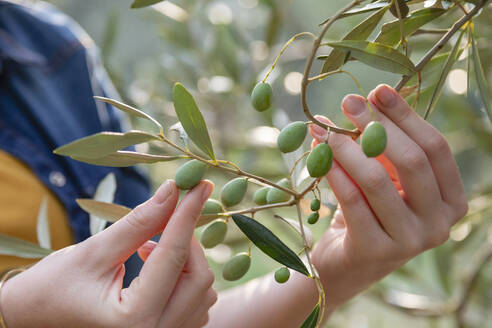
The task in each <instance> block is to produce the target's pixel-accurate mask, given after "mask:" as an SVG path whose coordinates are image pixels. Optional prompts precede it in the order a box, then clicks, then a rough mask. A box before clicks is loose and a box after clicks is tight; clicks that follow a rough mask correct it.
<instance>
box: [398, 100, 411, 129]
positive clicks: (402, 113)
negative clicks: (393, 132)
mask: <svg viewBox="0 0 492 328" xmlns="http://www.w3.org/2000/svg"><path fill="white" fill-rule="evenodd" d="M399 109H400V110H398V111H394V115H395V118H394V120H395V123H396V125H401V123H402V122H404V121H405V120H406V119H407V118H408V117H409V116H410V114H412V109H411V108H410V106H408V104H404V105H403V106H399Z"/></svg>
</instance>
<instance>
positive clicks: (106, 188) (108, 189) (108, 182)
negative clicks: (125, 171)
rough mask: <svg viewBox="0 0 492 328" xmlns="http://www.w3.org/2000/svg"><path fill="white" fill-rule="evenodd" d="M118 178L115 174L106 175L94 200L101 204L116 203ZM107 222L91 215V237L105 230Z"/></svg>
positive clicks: (98, 187) (98, 186)
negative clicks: (115, 195)
mask: <svg viewBox="0 0 492 328" xmlns="http://www.w3.org/2000/svg"><path fill="white" fill-rule="evenodd" d="M116 187H117V183H116V176H115V175H114V173H113V172H111V173H109V174H108V175H106V176H105V177H104V178H103V179H102V180H101V181H100V182H99V184H98V185H97V188H96V193H95V194H94V200H97V201H99V202H106V203H112V202H113V201H114V194H115V192H116ZM106 224H107V221H106V220H104V219H102V218H100V217H98V216H96V215H93V214H91V215H90V217H89V228H90V229H89V230H90V232H91V235H95V234H97V233H99V232H101V231H103V230H104V228H105V227H106Z"/></svg>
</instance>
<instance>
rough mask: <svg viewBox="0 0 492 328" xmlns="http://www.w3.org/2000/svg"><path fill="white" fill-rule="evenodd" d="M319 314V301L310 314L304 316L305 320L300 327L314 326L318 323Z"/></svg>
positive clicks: (311, 327) (312, 327) (309, 327)
mask: <svg viewBox="0 0 492 328" xmlns="http://www.w3.org/2000/svg"><path fill="white" fill-rule="evenodd" d="M318 316H319V303H318V304H316V306H315V307H314V309H313V311H312V312H311V314H310V315H309V316H308V317H307V318H306V320H305V321H304V322H303V323H302V326H301V328H314V327H316V324H317V323H318Z"/></svg>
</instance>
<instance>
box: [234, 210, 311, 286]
mask: <svg viewBox="0 0 492 328" xmlns="http://www.w3.org/2000/svg"><path fill="white" fill-rule="evenodd" d="M232 219H233V220H234V222H235V223H236V225H237V226H238V227H239V229H241V231H242V232H243V233H244V234H245V235H246V236H247V237H248V238H249V240H251V241H252V242H253V243H254V244H255V245H256V246H257V247H258V248H259V249H260V250H261V251H262V252H263V253H265V254H266V255H268V256H270V257H271V258H272V259H274V260H275V261H277V262H279V263H281V264H283V265H285V266H287V267H289V268H291V269H293V270H296V271H298V272H300V273H302V274H304V275H306V276H310V274H309V271H308V269H307V268H306V266H305V265H304V263H303V262H302V260H301V259H300V258H299V256H297V254H296V253H295V252H294V251H292V250H291V249H290V248H289V247H288V246H287V245H285V244H284V243H283V242H282V241H281V240H280V239H279V238H278V237H277V236H275V235H274V234H273V232H271V231H270V230H269V229H268V228H267V227H265V226H264V225H262V224H261V223H259V222H258V221H256V220H253V219H252V218H249V217H247V216H245V215H242V214H233V215H232Z"/></svg>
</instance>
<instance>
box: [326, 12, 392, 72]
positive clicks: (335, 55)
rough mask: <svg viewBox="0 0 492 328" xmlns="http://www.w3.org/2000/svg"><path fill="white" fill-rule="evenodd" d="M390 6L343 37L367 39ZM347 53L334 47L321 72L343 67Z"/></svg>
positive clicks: (347, 38)
mask: <svg viewBox="0 0 492 328" xmlns="http://www.w3.org/2000/svg"><path fill="white" fill-rule="evenodd" d="M388 8H389V5H388V6H385V7H383V8H382V9H380V10H379V11H378V12H376V13H374V14H372V15H371V16H369V17H368V18H366V19H365V20H363V21H362V22H361V23H360V24H359V25H357V26H356V27H354V28H353V29H352V31H350V32H348V33H347V34H346V35H345V36H344V37H343V40H366V39H367V38H368V37H369V36H370V35H371V33H372V31H374V29H375V28H376V26H378V23H379V22H380V21H381V19H382V18H383V16H384V14H385V13H386V11H387V10H388ZM347 54H348V52H347V51H344V50H340V49H333V50H332V52H331V53H330V55H329V56H328V58H326V61H325V63H324V65H323V68H322V70H321V73H326V72H331V71H334V70H336V69H338V68H340V67H342V66H343V64H344V61H345V57H346V56H347Z"/></svg>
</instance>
